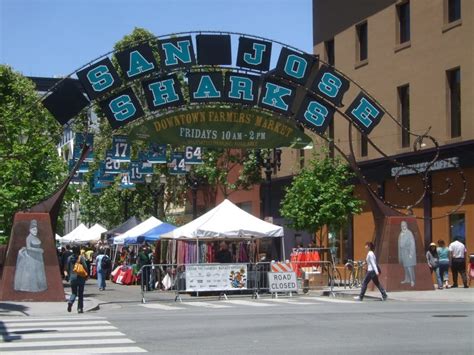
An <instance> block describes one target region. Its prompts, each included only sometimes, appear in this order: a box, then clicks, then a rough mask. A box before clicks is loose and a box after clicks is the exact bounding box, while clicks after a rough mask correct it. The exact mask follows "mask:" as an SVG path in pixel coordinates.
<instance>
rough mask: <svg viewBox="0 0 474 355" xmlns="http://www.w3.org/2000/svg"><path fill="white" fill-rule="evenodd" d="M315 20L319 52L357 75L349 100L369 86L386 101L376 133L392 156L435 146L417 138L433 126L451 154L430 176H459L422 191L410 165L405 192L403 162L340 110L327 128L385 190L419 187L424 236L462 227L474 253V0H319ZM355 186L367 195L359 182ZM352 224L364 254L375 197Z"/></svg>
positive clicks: (356, 252)
mask: <svg viewBox="0 0 474 355" xmlns="http://www.w3.org/2000/svg"><path fill="white" fill-rule="evenodd" d="M313 21H314V22H313V29H314V32H313V38H314V54H316V55H319V56H320V58H321V60H322V61H324V62H326V63H329V64H331V65H333V66H334V67H335V68H336V69H337V70H339V71H340V72H342V73H344V74H345V75H347V77H349V78H350V79H351V80H353V81H354V83H351V87H350V89H349V91H348V92H347V93H346V95H345V96H344V101H343V104H344V105H345V106H347V105H348V104H350V103H351V102H352V100H353V99H354V98H355V97H356V95H357V94H358V93H359V92H360V91H361V89H362V90H364V91H366V92H367V93H369V94H370V95H371V96H372V97H373V98H374V99H375V100H377V102H378V103H379V104H380V105H381V106H382V107H383V108H384V109H385V111H386V114H385V115H384V116H383V118H382V120H381V122H380V123H379V124H378V125H377V126H376V127H375V128H374V130H373V131H372V132H371V133H370V134H369V135H368V138H369V140H370V141H371V142H373V143H374V144H375V145H376V146H377V147H378V148H379V149H380V150H381V151H382V152H383V153H384V154H385V155H387V156H389V157H391V158H396V159H397V160H398V161H400V162H402V163H404V164H411V165H413V164H421V165H418V166H422V165H423V164H425V165H426V164H428V163H429V162H430V160H431V159H432V157H433V156H434V153H435V152H436V150H435V148H434V144H433V143H432V142H431V141H430V140H424V141H423V142H421V143H422V144H421V145H419V148H420V149H421V150H420V151H419V152H414V149H413V144H414V142H415V141H416V138H417V135H421V134H423V133H425V132H426V131H428V130H429V135H431V136H432V137H434V138H435V139H436V141H437V143H438V144H439V146H440V152H441V154H440V158H441V159H447V161H448V162H454V163H452V164H451V163H447V164H444V165H443V164H440V165H438V166H437V167H436V168H435V169H433V171H432V172H431V173H430V176H429V180H430V186H431V187H432V188H433V190H437V191H438V192H442V191H444V190H445V187H446V186H447V185H449V183H451V184H452V185H453V186H452V188H451V190H449V192H447V193H445V194H441V193H439V194H437V193H434V194H427V196H425V197H423V191H424V190H423V184H422V183H421V182H420V181H417V178H416V176H413V175H412V174H410V173H407V174H406V175H403V176H401V177H400V178H399V180H398V181H399V182H400V183H402V185H404V186H410V187H411V190H412V192H411V194H407V195H406V196H405V195H404V194H403V193H401V192H400V191H399V190H398V189H397V187H396V181H395V176H396V171H397V170H396V166H395V165H393V164H392V163H391V162H390V161H389V160H390V159H387V157H384V155H383V154H380V153H379V152H378V151H377V150H376V149H375V148H374V147H372V145H371V143H370V142H368V141H367V139H365V137H364V136H363V135H361V134H360V133H359V132H358V131H357V129H355V128H353V129H352V134H351V136H349V130H348V128H349V124H348V121H347V120H346V119H345V118H344V117H343V116H342V115H341V114H337V113H336V116H335V118H334V126H333V128H332V129H329V131H328V135H329V136H331V137H333V138H334V142H335V144H336V145H337V146H338V147H340V148H341V149H342V150H343V151H344V152H346V153H348V152H349V151H350V143H351V142H352V145H353V150H354V153H355V156H356V158H357V161H358V162H359V164H360V166H361V170H362V172H363V174H364V175H366V177H367V179H368V180H369V181H370V182H371V184H373V186H377V189H378V190H379V194H380V195H381V196H382V197H383V198H384V199H386V200H388V201H391V202H395V203H400V204H412V203H413V201H415V200H416V199H417V197H418V196H422V201H421V203H420V204H418V206H416V207H414V209H413V211H414V213H415V214H416V215H417V216H418V217H420V218H419V219H418V226H419V229H420V233H421V235H422V236H423V238H424V241H425V245H426V243H429V242H431V241H437V240H439V239H443V240H445V241H446V242H448V243H449V242H450V241H451V240H452V239H453V238H454V237H456V236H458V237H461V238H462V239H463V241H464V242H465V243H466V245H467V247H468V252H471V253H473V254H474V104H473V98H474V73H473V67H474V41H473V40H472V38H473V33H474V27H473V26H474V24H473V21H474V1H466V0H411V1H407V0H398V1H396V0H377V1H371V0H356V1H354V0H331V1H326V0H313ZM355 83H357V84H358V85H359V86H360V87H358V86H357V85H356V84H355ZM341 110H342V111H344V110H345V107H342V108H341ZM404 128H406V129H404ZM455 166H456V167H458V168H459V169H457V168H455ZM459 171H462V173H463V174H461V175H460V174H459ZM465 182H466V184H467V187H468V190H467V191H464V190H465V189H464V187H465V184H464V183H465ZM356 190H357V192H358V193H359V194H360V196H361V197H362V198H365V197H366V195H365V191H364V188H363V186H362V185H359V186H357V189H356ZM428 195H429V196H428ZM463 198H464V201H463V203H462V206H461V207H459V208H458V205H459V204H460V201H461V200H463ZM456 208H458V209H457V211H456V212H454V213H451V212H452V210H453V209H456ZM423 217H426V218H423ZM351 234H352V240H351V241H350V243H349V245H350V246H351V247H352V253H349V255H351V254H353V255H351V256H353V257H354V258H355V259H362V258H363V257H364V251H363V244H364V242H365V241H367V240H370V239H371V238H372V237H373V235H374V224H373V220H372V215H371V211H370V209H369V207H368V205H366V208H365V210H364V212H363V213H362V214H361V215H360V216H356V217H354V219H353V224H352V232H351ZM340 244H341V245H342V244H343V240H341V241H340ZM346 244H347V243H346ZM351 244H352V245H351ZM346 254H347V253H346Z"/></svg>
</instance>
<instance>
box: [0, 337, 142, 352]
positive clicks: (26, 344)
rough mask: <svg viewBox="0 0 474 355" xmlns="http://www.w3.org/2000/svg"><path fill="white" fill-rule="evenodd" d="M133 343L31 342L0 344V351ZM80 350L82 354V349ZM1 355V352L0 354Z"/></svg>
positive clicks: (117, 341) (105, 340)
mask: <svg viewBox="0 0 474 355" xmlns="http://www.w3.org/2000/svg"><path fill="white" fill-rule="evenodd" d="M132 343H135V342H134V341H133V340H131V339H126V338H124V339H96V341H91V340H90V339H86V340H56V341H31V342H24V343H23V342H22V343H0V349H10V348H33V347H47V346H73V345H89V346H90V345H93V344H96V345H106V344H132ZM77 350H80V352H81V353H84V351H83V349H77ZM2 354H3V352H2Z"/></svg>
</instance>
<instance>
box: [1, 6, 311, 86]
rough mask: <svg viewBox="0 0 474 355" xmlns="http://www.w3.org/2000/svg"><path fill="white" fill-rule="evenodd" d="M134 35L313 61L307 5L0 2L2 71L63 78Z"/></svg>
mask: <svg viewBox="0 0 474 355" xmlns="http://www.w3.org/2000/svg"><path fill="white" fill-rule="evenodd" d="M135 27H141V28H144V29H147V30H148V31H150V32H152V33H153V34H154V35H156V36H161V35H167V34H172V33H177V32H188V31H211V30H212V31H226V32H227V31H228V32H238V33H244V34H249V35H254V36H259V37H264V38H268V39H271V40H275V41H279V42H282V43H284V44H287V45H290V46H293V47H296V48H298V49H300V50H302V51H305V52H309V53H311V52H312V0H0V64H7V65H9V66H11V67H13V69H15V70H16V71H19V72H21V73H22V74H23V75H26V76H44V77H60V76H66V75H69V74H71V73H73V72H75V71H76V70H77V69H79V68H80V67H82V66H84V65H85V64H87V63H89V62H90V61H92V60H94V59H96V58H98V57H100V56H102V55H104V54H106V53H108V52H109V51H111V50H112V49H113V46H114V44H115V43H116V42H117V41H119V40H121V39H122V38H123V36H125V35H127V34H129V33H131V32H132V31H133V29H134V28H135ZM232 45H234V43H232Z"/></svg>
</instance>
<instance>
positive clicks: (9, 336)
mask: <svg viewBox="0 0 474 355" xmlns="http://www.w3.org/2000/svg"><path fill="white" fill-rule="evenodd" d="M124 335H125V334H124V333H121V332H118V331H112V332H88V331H86V332H83V333H47V332H46V333H40V334H23V333H21V332H20V333H15V332H13V333H8V334H7V335H4V336H3V341H4V342H7V341H13V340H29V339H57V338H100V337H104V338H106V337H117V336H124Z"/></svg>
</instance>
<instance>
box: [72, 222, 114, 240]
mask: <svg viewBox="0 0 474 355" xmlns="http://www.w3.org/2000/svg"><path fill="white" fill-rule="evenodd" d="M105 231H107V229H106V228H104V227H103V226H101V225H100V224H98V223H96V224H94V225H93V226H92V227H90V228H89V230H88V231H87V232H86V233H84V234H82V235H79V237H78V239H77V240H75V242H76V243H89V242H98V241H99V240H100V235H101V234H102V233H104V232H105Z"/></svg>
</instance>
